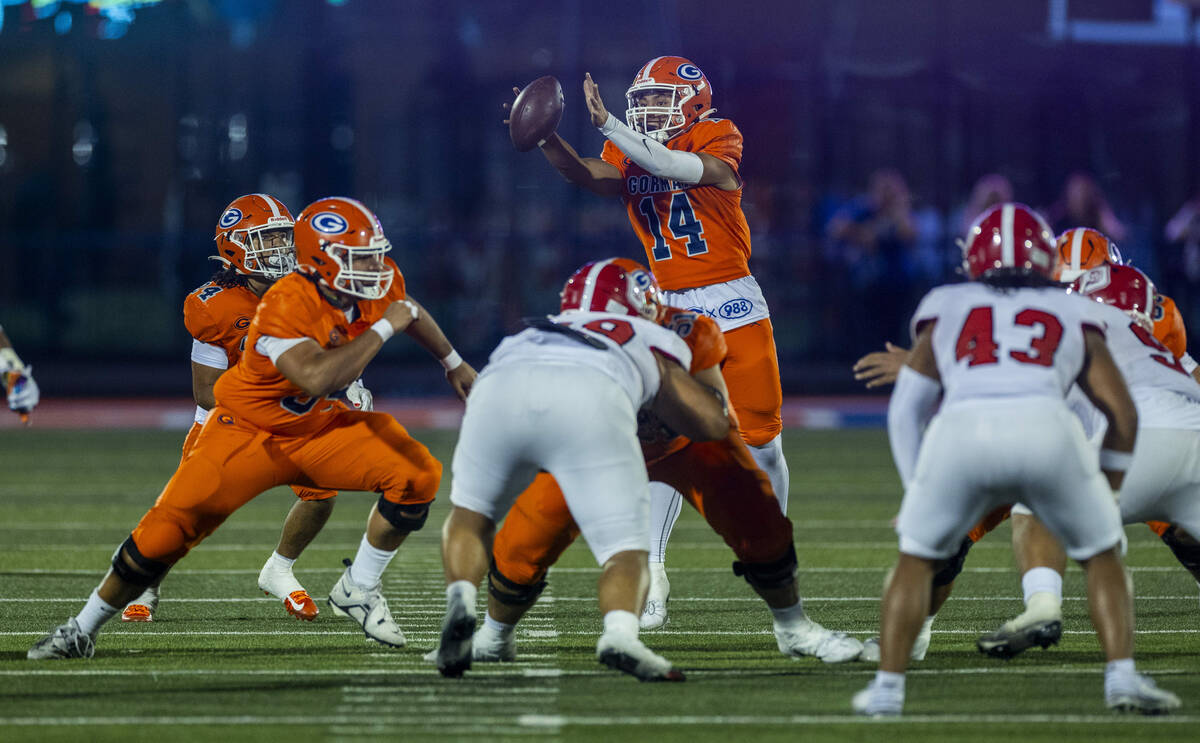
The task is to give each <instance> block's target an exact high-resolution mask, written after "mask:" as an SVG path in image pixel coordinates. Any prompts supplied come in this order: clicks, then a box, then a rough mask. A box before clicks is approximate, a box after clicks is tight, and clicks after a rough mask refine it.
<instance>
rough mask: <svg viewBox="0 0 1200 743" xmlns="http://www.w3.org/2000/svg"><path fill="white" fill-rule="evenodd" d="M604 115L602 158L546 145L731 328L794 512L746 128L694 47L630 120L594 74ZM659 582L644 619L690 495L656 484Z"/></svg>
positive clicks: (779, 481)
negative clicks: (753, 258) (745, 183)
mask: <svg viewBox="0 0 1200 743" xmlns="http://www.w3.org/2000/svg"><path fill="white" fill-rule="evenodd" d="M583 92H584V98H585V101H586V103H587V107H588V112H589V113H590V115H591V120H592V123H593V124H594V125H595V126H596V127H597V128H598V129H599V130H600V133H601V134H603V135H604V137H605V138H606V139H607V140H608V141H607V142H606V143H605V145H604V150H603V152H602V153H601V157H599V158H582V157H580V156H579V155H578V154H577V153H576V151H575V150H574V149H573V148H572V147H571V146H570V145H569V144H567V143H566V142H565V141H564V140H563V139H562V138H561V137H559V136H558V135H557V134H555V135H551V136H550V137H548V138H547V139H546V140H545V141H544V142H543V143H542V146H541V150H542V154H543V155H545V157H546V159H547V160H549V161H550V163H551V164H553V165H554V167H555V168H557V169H558V171H559V172H560V173H562V175H563V176H564V177H566V179H567V180H569V181H571V182H573V183H577V184H579V185H581V186H583V187H584V188H587V189H588V190H590V191H592V192H594V193H597V194H600V195H603V196H619V197H620V198H621V200H622V201H623V202H624V204H625V208H626V210H627V212H628V215H629V221H630V223H631V224H632V225H633V229H634V232H635V233H637V235H638V237H639V239H641V241H642V246H643V247H644V248H645V250H646V257H647V259H648V261H649V265H650V270H651V271H653V272H654V275H655V276H656V277H657V278H658V281H659V283H660V284H661V285H662V287H663V289H664V290H665V299H666V301H667V303H668V304H670V305H672V306H677V307H683V308H685V309H690V310H695V311H697V312H700V313H702V314H704V315H707V316H709V317H711V318H713V319H714V320H716V322H717V324H718V325H719V326H720V327H721V330H722V332H724V333H725V341H726V344H727V345H728V347H729V355H728V358H727V359H726V361H725V364H724V365H723V366H722V368H721V372H722V374H723V376H724V378H725V381H726V383H727V384H728V386H729V395H730V402H731V403H732V405H733V408H734V410H735V412H736V413H737V417H738V421H739V425H740V432H741V435H742V438H743V440H744V441H745V442H746V444H747V445H748V446H749V447H750V454H751V456H753V457H754V460H755V461H756V462H758V464H759V466H760V467H761V468H762V469H763V471H765V472H766V473H767V475H768V477H770V479H771V485H772V487H773V488H774V490H775V493H776V496H777V497H778V499H779V504H780V510H781V511H783V512H784V513H786V512H787V496H788V471H787V463H786V461H785V460H784V457H783V448H782V444H781V442H780V439H779V434H780V431H781V430H782V423H781V418H780V407H781V405H782V402H783V395H782V391H781V389H780V385H779V362H778V359H777V358H776V354H775V340H774V335H773V332H772V329H771V319H770V312H769V310H768V308H767V303H766V300H765V299H764V298H763V294H762V291H761V290H760V288H759V286H758V282H756V281H755V279H754V277H753V276H752V275H751V274H750V267H749V263H748V260H749V258H750V229H749V227H748V225H747V223H746V217H745V214H743V212H742V208H741V200H742V179H741V176H740V175H739V172H738V170H739V168H740V165H741V159H742V135H741V132H739V131H738V128H737V127H736V126H734V124H733V122H731V121H729V120H728V119H721V118H718V117H716V116H715V115H714V114H715V113H716V109H715V108H713V107H712V85H711V83H710V82H709V80H708V78H707V77H706V76H705V75H704V73H703V72H701V70H700V68H699V67H697V66H696V65H694V64H692V63H691V62H690V61H688V60H687V59H684V58H683V57H671V56H668V57H656V58H655V59H652V60H650V61H649V62H647V63H646V65H645V66H643V67H642V68H641V69H640V70H639V71H638V73H637V75H636V76H635V77H634V80H633V84H632V85H630V87H629V89H628V91H626V102H627V109H626V112H625V122H621V121H620V120H618V119H617V118H616V117H615V116H613V115H611V114H610V113H609V112H608V110H607V109H606V108H605V106H604V103H603V101H602V100H601V98H600V91H599V89H598V88H597V86H596V84H595V83H594V82H593V81H592V78H591V75H590V74H589V75H587V76H586V78H585V80H584V83H583ZM651 495H652V503H651V518H652V521H653V522H654V523H653V528H652V533H653V534H654V541H653V542H652V544H651V552H650V567H651V576H652V582H651V589H650V600H649V602H648V603H647V614H645V615H644V616H643V617H642V627H643V628H644V629H652V628H655V627H660V626H662V624H663V623H664V622H665V618H666V601H667V597H668V594H669V588H670V586H669V583H668V582H667V577H666V572H665V571H664V569H663V565H662V561H663V557H664V550H665V546H666V539H667V537H668V536H669V535H670V532H671V528H672V527H673V526H674V523H675V519H676V518H678V515H679V503H680V500H679V498H680V495H679V494H678V493H677V492H675V491H673V490H672V489H670V488H668V487H667V486H665V485H664V484H661V483H660V484H652V485H651Z"/></svg>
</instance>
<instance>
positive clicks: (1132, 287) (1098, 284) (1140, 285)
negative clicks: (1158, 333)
mask: <svg viewBox="0 0 1200 743" xmlns="http://www.w3.org/2000/svg"><path fill="white" fill-rule="evenodd" d="M1070 291H1072V292H1078V293H1079V294H1082V295H1083V296H1085V297H1090V298H1091V299H1094V300H1096V301H1097V302H1101V303H1103V304H1109V305H1112V306H1113V307H1116V308H1117V309H1119V310H1121V311H1123V312H1124V313H1125V314H1126V315H1129V317H1131V318H1133V321H1134V322H1136V323H1137V324H1138V325H1140V326H1142V328H1143V329H1144V330H1147V331H1151V332H1153V330H1154V321H1153V320H1152V319H1151V318H1150V312H1151V310H1152V309H1153V308H1154V304H1155V301H1156V296H1157V293H1158V290H1157V289H1155V288H1154V282H1153V281H1151V280H1150V278H1149V277H1147V276H1146V274H1144V273H1142V272H1141V271H1139V270H1138V269H1136V268H1134V267H1133V266H1124V265H1121V264H1119V263H1102V264H1100V265H1099V266H1097V267H1096V268H1091V269H1088V270H1087V271H1084V272H1083V273H1082V274H1081V275H1080V276H1079V277H1078V278H1076V279H1075V281H1074V283H1072V284H1071V288H1070Z"/></svg>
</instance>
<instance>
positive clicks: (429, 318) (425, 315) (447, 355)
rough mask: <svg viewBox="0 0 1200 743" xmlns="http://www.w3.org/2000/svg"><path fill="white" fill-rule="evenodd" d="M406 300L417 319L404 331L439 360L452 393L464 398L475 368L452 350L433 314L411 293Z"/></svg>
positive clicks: (461, 398) (468, 391)
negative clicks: (414, 309)
mask: <svg viewBox="0 0 1200 743" xmlns="http://www.w3.org/2000/svg"><path fill="white" fill-rule="evenodd" d="M407 301H409V302H412V304H413V306H414V307H416V308H417V311H418V312H417V319H416V320H413V322H412V324H411V325H409V326H408V328H407V329H406V330H405V331H404V332H405V333H407V334H408V337H410V338H412V339H413V340H414V341H416V342H417V343H418V344H420V346H421V348H424V349H425V350H426V351H428V352H429V353H431V354H433V356H434V358H436V359H437V360H438V361H439V362H441V365H442V367H443V368H445V370H446V381H447V382H449V383H450V386H451V387H452V388H454V394H456V395H458V399H460V400H466V399H467V395H468V394H469V393H470V392H471V386H472V385H474V384H475V376H476V375H475V369H474V368H472V367H471V365H470V364H468V363H467V362H465V361H463V359H462V357H461V356H459V355H458V351H455V350H454V346H452V345H451V344H450V341H449V340H448V339H447V338H446V334H445V333H443V332H442V329H441V327H440V326H439V325H438V324H437V320H434V319H433V315H431V314H429V311H428V310H426V309H425V308H424V307H422V306H421V304H420V302H418V301H417V300H415V299H413V298H412V296H411V295H410V296H409V297H408V300H407Z"/></svg>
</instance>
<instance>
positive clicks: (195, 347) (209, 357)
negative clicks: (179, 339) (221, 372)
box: [192, 338, 229, 369]
mask: <svg viewBox="0 0 1200 743" xmlns="http://www.w3.org/2000/svg"><path fill="white" fill-rule="evenodd" d="M192 361H194V362H196V363H197V364H200V365H201V366H211V367H212V368H214V369H228V368H229V357H228V356H226V355H225V349H224V348H221V347H220V346H214V345H212V344H211V343H204V342H203V341H198V340H196V339H195V338H193V339H192Z"/></svg>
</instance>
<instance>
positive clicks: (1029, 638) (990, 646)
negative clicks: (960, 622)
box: [975, 619, 1062, 660]
mask: <svg viewBox="0 0 1200 743" xmlns="http://www.w3.org/2000/svg"><path fill="white" fill-rule="evenodd" d="M1061 638H1062V621H1061V620H1059V619H1046V620H1042V621H1040V622H1033V623H1032V624H1028V625H1026V626H1024V627H1016V628H1014V627H1010V626H1009V623H1008V622H1005V623H1004V624H1003V625H1001V627H1000V629H998V630H996V631H995V632H993V633H991V634H990V635H984V636H983V637H980V638H979V640H978V641H976V643H975V646H976V647H977V648H979V652H981V653H983V654H984V655H990V656H991V657H993V658H1000V659H1002V660H1011V659H1012V658H1015V657H1017V656H1018V655H1020V654H1021V653H1023V652H1025V651H1026V650H1028V649H1029V648H1031V647H1033V646H1034V645H1038V646H1040V647H1041V648H1042V649H1043V650H1045V649H1046V648H1048V647H1050V646H1051V645H1057V644H1058V641H1059V640H1060V639H1061Z"/></svg>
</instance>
